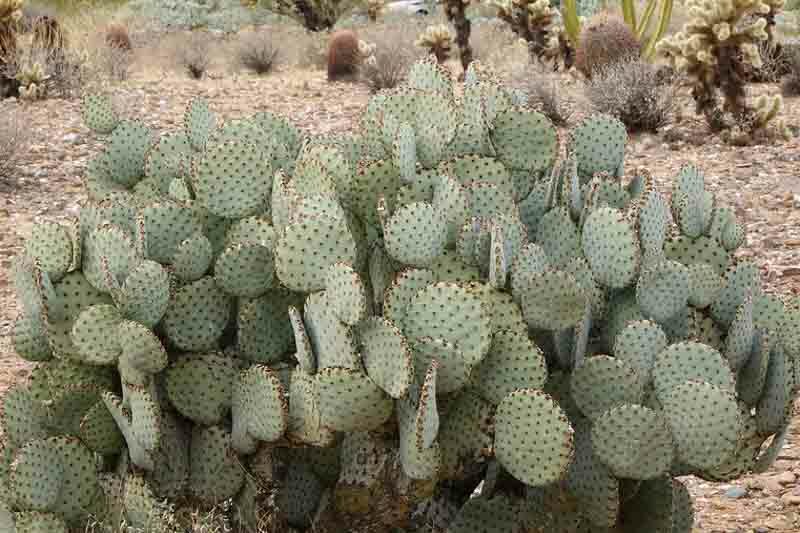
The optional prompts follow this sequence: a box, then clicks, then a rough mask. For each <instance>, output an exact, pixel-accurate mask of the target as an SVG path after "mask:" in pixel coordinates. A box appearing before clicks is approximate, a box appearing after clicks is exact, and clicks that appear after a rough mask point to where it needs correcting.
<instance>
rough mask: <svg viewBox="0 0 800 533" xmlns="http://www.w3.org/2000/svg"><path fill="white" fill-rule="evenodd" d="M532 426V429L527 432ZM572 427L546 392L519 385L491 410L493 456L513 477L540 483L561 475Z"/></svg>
mask: <svg viewBox="0 0 800 533" xmlns="http://www.w3.org/2000/svg"><path fill="white" fill-rule="evenodd" d="M531 427H536V432H535V433H532V432H531ZM572 434H573V430H572V427H571V426H570V423H569V420H568V419H567V416H566V415H565V414H564V412H563V411H562V410H561V408H560V407H559V406H558V405H557V404H556V403H555V402H554V401H553V399H552V398H550V396H548V395H547V394H545V393H544V392H542V391H539V390H534V389H519V390H516V391H514V392H512V393H511V394H509V395H508V396H506V397H505V398H504V399H503V401H502V402H500V405H499V406H498V407H497V413H496V414H495V442H494V446H495V456H496V457H497V460H498V461H500V464H502V465H503V467H504V468H505V469H506V470H508V472H509V473H510V474H511V475H512V476H514V477H515V478H516V479H518V480H520V481H522V482H523V483H525V484H526V485H531V486H534V487H536V486H542V485H547V484H549V483H553V482H555V481H558V480H559V479H561V478H562V477H563V476H564V474H565V473H566V470H567V467H568V466H569V463H570V461H571V460H572V455H573V441H572Z"/></svg>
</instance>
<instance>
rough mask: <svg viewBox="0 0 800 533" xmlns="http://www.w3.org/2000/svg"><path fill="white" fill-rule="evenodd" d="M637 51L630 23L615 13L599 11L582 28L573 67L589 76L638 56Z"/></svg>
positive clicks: (637, 43) (637, 42)
mask: <svg viewBox="0 0 800 533" xmlns="http://www.w3.org/2000/svg"><path fill="white" fill-rule="evenodd" d="M639 54H640V45H639V41H638V40H637V39H636V35H634V33H633V31H631V29H630V27H629V26H628V25H627V24H625V22H623V21H622V20H620V19H618V18H616V17H613V16H608V15H606V14H602V13H601V14H600V15H598V16H596V17H595V18H594V19H592V20H591V21H590V22H589V23H588V24H587V25H586V26H584V27H583V29H582V31H581V37H580V41H579V42H578V47H577V49H576V51H575V68H577V69H578V70H579V71H580V72H581V73H582V74H583V75H584V76H586V77H587V78H591V77H592V75H593V74H594V72H595V71H597V70H602V69H604V68H606V67H608V66H609V65H612V64H613V63H617V62H620V61H626V60H630V59H633V58H636V57H639Z"/></svg>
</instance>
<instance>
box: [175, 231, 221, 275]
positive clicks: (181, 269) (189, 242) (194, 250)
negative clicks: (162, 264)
mask: <svg viewBox="0 0 800 533" xmlns="http://www.w3.org/2000/svg"><path fill="white" fill-rule="evenodd" d="M213 258H214V250H213V248H212V246H211V241H210V240H208V237H206V236H205V235H203V234H202V233H196V234H194V235H191V236H189V237H187V238H186V239H184V240H183V241H181V243H180V244H179V245H178V246H177V247H176V248H175V253H174V254H173V255H172V269H173V272H175V275H176V276H177V277H178V278H180V279H181V280H183V281H197V280H198V279H200V278H202V277H203V276H204V275H205V274H206V273H207V272H208V269H209V267H210V266H211V262H212V261H213Z"/></svg>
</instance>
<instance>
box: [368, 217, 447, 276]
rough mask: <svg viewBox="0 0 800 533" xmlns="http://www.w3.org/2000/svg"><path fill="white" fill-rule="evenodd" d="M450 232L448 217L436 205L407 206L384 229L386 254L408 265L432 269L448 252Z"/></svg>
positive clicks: (390, 219)
mask: <svg viewBox="0 0 800 533" xmlns="http://www.w3.org/2000/svg"><path fill="white" fill-rule="evenodd" d="M447 228H448V226H447V219H446V218H445V214H444V213H443V212H442V211H441V210H439V209H437V208H435V207H434V206H433V205H431V204H428V203H425V202H415V203H411V204H408V205H404V206H402V207H401V208H399V209H398V210H397V211H396V212H395V213H394V214H393V215H392V216H391V218H389V220H388V221H387V223H386V226H385V228H384V240H385V243H386V251H387V252H389V255H390V256H392V258H393V259H395V260H396V261H399V262H401V263H404V264H406V265H411V266H426V265H429V264H430V263H432V262H433V261H434V259H436V258H437V257H438V256H439V255H441V254H442V252H444V248H445V245H446V244H447V235H448V234H447Z"/></svg>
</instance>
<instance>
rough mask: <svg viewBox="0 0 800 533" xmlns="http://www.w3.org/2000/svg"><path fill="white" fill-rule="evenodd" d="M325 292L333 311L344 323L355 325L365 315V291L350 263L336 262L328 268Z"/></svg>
mask: <svg viewBox="0 0 800 533" xmlns="http://www.w3.org/2000/svg"><path fill="white" fill-rule="evenodd" d="M325 293H326V294H327V298H328V301H329V302H330V303H331V305H332V306H333V309H332V310H333V313H334V314H335V315H336V316H338V317H339V319H340V320H341V321H342V322H344V323H345V324H348V325H351V326H355V325H357V324H358V323H359V322H361V320H363V319H364V317H365V316H366V314H367V292H366V289H365V287H364V283H363V282H362V281H361V277H360V276H359V275H358V273H357V272H356V271H355V270H354V269H353V267H352V266H351V265H350V264H348V263H336V264H334V265H332V266H331V267H330V268H329V269H328V274H327V276H326V278H325Z"/></svg>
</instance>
